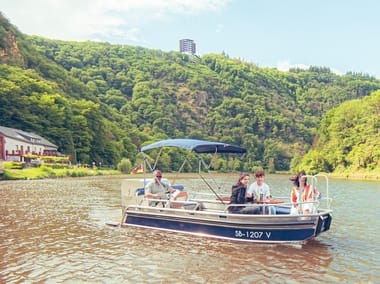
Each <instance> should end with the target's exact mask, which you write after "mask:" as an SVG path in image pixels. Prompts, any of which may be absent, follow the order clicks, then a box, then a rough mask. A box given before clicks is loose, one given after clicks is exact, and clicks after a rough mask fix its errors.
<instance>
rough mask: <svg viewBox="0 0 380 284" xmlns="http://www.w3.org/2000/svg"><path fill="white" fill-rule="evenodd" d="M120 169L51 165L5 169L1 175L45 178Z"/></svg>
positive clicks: (100, 172) (98, 173)
mask: <svg viewBox="0 0 380 284" xmlns="http://www.w3.org/2000/svg"><path fill="white" fill-rule="evenodd" d="M117 174H120V171H117V170H109V169H98V168H95V169H91V168H85V167H71V168H64V169H52V168H49V167H44V166H42V167H38V168H26V169H5V170H4V174H3V175H2V176H1V177H0V179H3V180H20V179H43V178H59V177H84V176H94V175H117Z"/></svg>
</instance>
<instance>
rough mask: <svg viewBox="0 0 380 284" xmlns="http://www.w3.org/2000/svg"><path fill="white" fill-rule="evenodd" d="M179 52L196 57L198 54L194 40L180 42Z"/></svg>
mask: <svg viewBox="0 0 380 284" xmlns="http://www.w3.org/2000/svg"><path fill="white" fill-rule="evenodd" d="M179 51H180V52H183V53H188V54H191V55H195V54H196V53H197V48H196V44H195V42H194V41H193V40H192V39H187V38H186V39H181V40H180V41H179Z"/></svg>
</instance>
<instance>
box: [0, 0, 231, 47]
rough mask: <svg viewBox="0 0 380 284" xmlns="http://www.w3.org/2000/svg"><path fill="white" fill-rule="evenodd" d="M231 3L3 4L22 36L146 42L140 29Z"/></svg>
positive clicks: (58, 0) (97, 0)
mask: <svg viewBox="0 0 380 284" xmlns="http://www.w3.org/2000/svg"><path fill="white" fill-rule="evenodd" d="M230 1H231V0H202V1H200V0H154V1H152V0H80V1H78V0H34V1H29V0H0V6H1V7H2V12H3V13H4V14H5V16H6V17H7V18H8V19H9V20H10V22H11V23H12V24H14V25H16V26H17V27H18V28H19V29H20V31H21V32H24V33H27V34H35V35H40V36H43V37H48V38H53V39H62V40H87V39H90V40H93V39H96V38H99V39H101V40H103V39H111V38H116V40H124V41H128V40H129V41H134V42H144V40H143V39H142V38H141V35H140V31H141V29H142V28H143V27H144V26H146V25H149V24H152V23H154V22H156V21H167V20H168V19H169V18H171V17H174V16H181V15H187V14H198V13H204V12H207V11H213V10H217V9H220V8H222V7H224V6H225V5H226V4H227V3H228V2H230Z"/></svg>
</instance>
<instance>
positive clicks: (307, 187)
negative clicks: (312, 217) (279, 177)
mask: <svg viewBox="0 0 380 284" xmlns="http://www.w3.org/2000/svg"><path fill="white" fill-rule="evenodd" d="M290 180H291V181H292V182H293V188H292V191H291V197H290V201H291V202H292V203H293V208H292V213H293V214H294V213H295V214H297V213H300V212H302V213H304V214H309V213H312V209H313V203H305V204H302V208H300V207H299V204H298V203H300V202H313V201H315V200H317V199H319V198H321V197H322V195H321V193H320V192H318V191H317V189H316V188H312V186H311V184H308V183H307V177H306V173H305V171H303V170H302V171H300V172H299V173H298V174H297V175H296V176H295V177H293V178H290Z"/></svg>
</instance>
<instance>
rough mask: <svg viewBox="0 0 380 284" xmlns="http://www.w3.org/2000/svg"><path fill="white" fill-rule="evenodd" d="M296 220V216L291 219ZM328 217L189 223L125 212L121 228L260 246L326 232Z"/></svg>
mask: <svg viewBox="0 0 380 284" xmlns="http://www.w3.org/2000/svg"><path fill="white" fill-rule="evenodd" d="M295 218H296V217H295ZM330 223H331V215H330V214H326V215H325V218H324V219H323V218H320V216H319V217H318V216H317V217H313V218H309V220H298V221H294V222H283V223H281V222H271V223H270V224H265V223H261V224H257V223H256V224H246V223H238V222H235V223H233V222H230V221H229V222H227V221H225V222H224V221H213V220H201V219H198V220H191V219H187V218H181V217H178V216H162V215H147V214H141V213H129V214H128V215H127V216H126V219H125V223H124V225H131V226H138V227H146V228H153V229H159V230H169V231H176V232H183V233H188V234H195V235H206V236H209V237H215V238H222V239H229V240H236V241H249V242H261V243H289V242H290V243H295V242H304V241H306V240H308V239H311V238H313V237H315V236H316V235H317V234H319V233H321V232H322V229H323V230H324V231H327V230H328V229H329V224H330Z"/></svg>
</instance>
